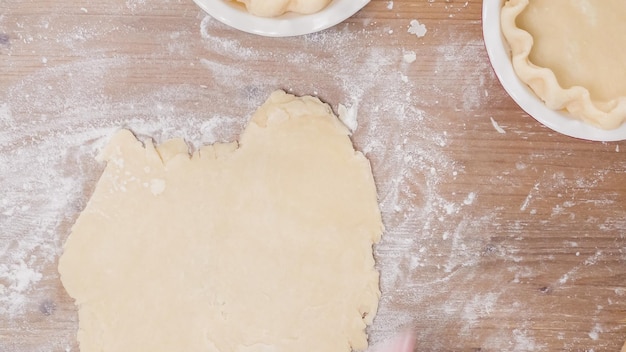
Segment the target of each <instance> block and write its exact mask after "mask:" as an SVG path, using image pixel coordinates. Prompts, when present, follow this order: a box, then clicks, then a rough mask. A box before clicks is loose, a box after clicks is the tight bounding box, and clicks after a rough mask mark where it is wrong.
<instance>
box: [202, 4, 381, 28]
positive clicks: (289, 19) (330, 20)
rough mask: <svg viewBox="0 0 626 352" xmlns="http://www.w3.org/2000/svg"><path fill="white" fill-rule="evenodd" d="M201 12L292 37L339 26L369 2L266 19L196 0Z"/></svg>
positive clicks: (236, 24) (232, 23)
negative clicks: (308, 13)
mask: <svg viewBox="0 0 626 352" xmlns="http://www.w3.org/2000/svg"><path fill="white" fill-rule="evenodd" d="M194 2H195V3H196V4H197V5H198V6H200V8H201V9H203V10H204V11H206V12H207V13H208V14H209V15H210V16H211V17H213V18H215V19H217V20H218V21H220V22H222V23H224V24H226V25H228V26H231V27H233V28H236V29H238V30H241V31H244V32H247V33H252V34H258V35H262V36H266V37H290V36H297V35H304V34H309V33H314V32H318V31H321V30H324V29H327V28H329V27H332V26H334V25H336V24H339V23H341V22H343V21H345V20H346V19H348V18H349V17H351V16H352V15H354V14H355V13H357V12H358V11H359V10H360V9H362V8H363V7H364V6H365V5H367V3H369V2H370V0H333V1H332V2H331V3H330V4H328V6H326V7H325V8H324V9H323V10H322V11H320V12H317V13H314V14H310V15H300V14H295V13H287V14H285V15H282V16H279V17H275V18H267V17H258V16H254V15H251V14H250V13H248V12H247V11H246V9H245V7H243V5H240V4H238V3H236V2H234V1H230V0H194Z"/></svg>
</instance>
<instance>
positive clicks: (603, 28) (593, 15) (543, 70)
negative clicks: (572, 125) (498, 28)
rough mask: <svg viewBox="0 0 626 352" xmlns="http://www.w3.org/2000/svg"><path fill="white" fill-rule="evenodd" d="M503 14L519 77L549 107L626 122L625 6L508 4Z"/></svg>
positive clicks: (546, 0) (609, 0)
mask: <svg viewBox="0 0 626 352" xmlns="http://www.w3.org/2000/svg"><path fill="white" fill-rule="evenodd" d="M501 14H502V16H501V22H502V33H503V34H504V37H505V38H506V40H507V42H508V43H509V46H510V48H511V52H512V53H511V54H512V62H513V67H514V69H515V72H516V73H517V75H518V77H519V78H520V80H522V81H523V82H524V83H526V84H527V85H528V86H529V87H530V88H531V89H532V90H533V91H534V92H535V93H536V94H537V96H539V98H541V99H542V100H543V101H544V102H545V103H546V105H547V106H548V107H549V108H551V109H555V110H560V109H565V110H567V111H568V112H569V113H570V114H571V115H572V116H573V117H575V118H578V119H580V120H583V121H585V122H587V123H590V124H592V125H595V126H596V127H600V128H603V129H614V128H618V127H619V126H621V125H622V124H623V123H624V121H626V36H625V35H624V33H626V20H625V19H626V1H624V0H601V1H594V0H508V1H506V2H505V4H504V6H503V8H502V12H501Z"/></svg>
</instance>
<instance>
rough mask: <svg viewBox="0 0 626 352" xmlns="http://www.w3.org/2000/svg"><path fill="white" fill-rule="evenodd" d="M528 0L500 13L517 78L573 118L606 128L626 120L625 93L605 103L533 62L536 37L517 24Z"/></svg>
mask: <svg viewBox="0 0 626 352" xmlns="http://www.w3.org/2000/svg"><path fill="white" fill-rule="evenodd" d="M528 2H529V0H508V1H506V2H505V3H504V6H503V7H502V11H501V14H500V26H501V28H502V34H503V35H504V38H505V39H506V41H507V42H508V44H509V47H510V49H511V61H512V64H513V69H514V70H515V73H516V74H517V76H518V78H519V79H520V80H521V81H522V82H524V83H525V84H527V85H528V86H529V87H530V88H531V89H532V90H533V91H534V93H535V94H536V95H537V96H538V97H539V98H540V99H541V100H543V101H544V103H545V104H546V106H547V107H548V108H550V109H553V110H562V109H565V110H567V112H569V114H570V115H571V116H572V117H574V118H577V119H579V120H582V121H584V122H586V123H589V124H591V125H594V126H596V127H599V128H602V129H605V130H611V129H616V128H618V127H620V126H621V125H622V124H623V123H624V121H626V96H620V97H616V98H615V99H612V100H610V101H605V102H601V101H594V100H592V99H591V95H590V93H589V90H588V89H586V88H585V87H581V86H573V87H571V88H563V87H561V85H560V84H559V82H558V80H557V78H556V76H555V74H554V72H553V71H552V70H551V69H549V68H545V67H540V66H537V65H535V64H533V63H532V62H531V61H530V59H529V57H528V56H529V55H530V51H531V49H532V46H533V43H534V40H533V37H532V35H531V34H530V33H528V32H527V31H525V30H523V29H521V28H519V27H517V24H516V23H515V20H516V19H517V16H518V15H519V14H520V13H521V12H522V11H523V10H524V9H525V8H526V7H527V6H528Z"/></svg>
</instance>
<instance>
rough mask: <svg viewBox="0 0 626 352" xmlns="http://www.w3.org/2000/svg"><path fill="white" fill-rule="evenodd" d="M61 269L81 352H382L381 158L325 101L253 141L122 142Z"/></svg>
mask: <svg viewBox="0 0 626 352" xmlns="http://www.w3.org/2000/svg"><path fill="white" fill-rule="evenodd" d="M101 157H102V159H103V160H104V161H106V162H107V166H106V169H105V171H104V173H103V175H102V177H101V179H100V181H99V182H98V185H97V187H96V189H95V191H94V194H93V195H92V197H91V199H90V201H89V203H88V205H87V207H86V208H85V209H84V211H83V212H82V213H81V215H80V216H79V218H78V220H77V222H76V224H75V225H74V227H73V229H72V233H71V235H70V237H69V238H68V240H67V243H66V246H65V251H64V254H63V256H62V257H61V259H60V263H59V271H60V273H61V275H62V276H61V278H62V282H63V285H64V286H65V288H66V289H67V291H68V293H69V294H70V295H71V296H72V297H73V298H75V299H76V303H77V304H78V305H79V323H80V330H79V336H78V338H79V342H80V347H81V352H91V351H106V352H115V351H120V352H121V351H173V350H180V351H188V352H192V351H277V352H278V351H304V350H316V351H350V350H351V347H352V348H354V349H355V350H361V349H364V348H366V347H367V335H366V333H365V327H366V324H369V323H371V321H372V319H373V316H374V314H375V312H376V308H377V304H378V297H379V294H380V293H379V289H378V272H377V271H376V270H375V268H374V258H373V255H372V245H373V243H375V242H376V241H378V240H379V239H380V236H381V232H382V222H381V217H380V212H379V209H378V203H377V196H376V189H375V186H374V181H373V178H372V174H371V170H370V165H369V162H368V161H367V159H366V158H365V157H364V156H363V155H362V154H361V153H359V152H355V151H354V148H353V147H352V144H351V141H350V138H349V136H348V130H347V129H346V128H345V127H344V126H343V125H342V124H341V123H340V122H339V121H338V119H337V118H336V117H335V116H334V115H333V114H332V112H331V111H330V108H329V107H328V106H327V105H325V104H322V103H321V102H320V101H319V100H317V99H315V98H312V97H303V98H296V97H294V96H291V95H288V94H285V93H284V92H282V91H278V92H275V93H274V94H272V95H271V97H270V98H269V99H268V101H267V102H266V103H265V104H264V105H263V106H262V107H261V108H260V109H259V110H258V111H257V112H256V114H255V115H254V116H253V118H252V120H251V122H250V123H249V125H248V127H247V128H246V130H245V132H244V133H243V135H242V136H241V139H240V145H237V143H229V144H216V145H212V146H206V147H203V148H201V149H199V150H197V151H195V152H194V153H193V154H192V155H191V156H190V154H189V152H188V146H187V145H186V144H185V142H184V141H183V140H180V139H175V140H170V141H168V142H165V143H163V144H162V145H160V146H156V147H155V146H153V144H152V143H151V142H150V141H146V142H145V145H144V144H142V143H141V142H139V141H138V140H137V139H136V138H135V136H134V135H133V134H132V133H131V132H129V131H127V130H122V131H120V132H118V133H117V134H116V135H115V136H114V137H113V139H112V140H111V142H110V143H109V144H108V145H107V147H106V148H105V149H104V150H103V152H102V155H101Z"/></svg>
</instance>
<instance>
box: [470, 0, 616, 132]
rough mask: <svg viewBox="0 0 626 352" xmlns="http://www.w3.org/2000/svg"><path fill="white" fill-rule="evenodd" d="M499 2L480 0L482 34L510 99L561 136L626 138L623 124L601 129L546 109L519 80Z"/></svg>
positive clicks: (496, 71) (495, 69)
mask: <svg viewBox="0 0 626 352" xmlns="http://www.w3.org/2000/svg"><path fill="white" fill-rule="evenodd" d="M503 4H504V0H485V1H484V2H483V11H482V22H483V37H484V40H485V47H486V48H487V55H488V56H489V60H490V61H491V65H492V66H493V69H494V71H495V73H496V76H497V77H498V79H499V80H500V83H501V84H502V86H503V87H504V89H505V90H506V92H507V93H508V94H509V95H510V96H511V98H513V100H514V101H515V102H516V103H517V104H518V105H519V106H520V107H521V108H522V109H523V110H524V111H526V112H527V113H528V114H529V115H530V116H532V117H533V118H534V119H535V120H537V121H539V122H540V123H542V124H543V125H545V126H546V127H548V128H550V129H552V130H554V131H556V132H559V133H562V134H564V135H567V136H570V137H575V138H580V139H587V140H592V141H603V142H609V141H621V140H626V124H623V125H622V126H620V127H619V128H617V129H614V130H603V129H600V128H597V127H594V126H591V125H589V124H586V123H584V122H582V121H579V120H576V119H574V118H572V117H569V116H568V115H567V113H565V112H563V111H555V110H552V109H549V108H548V107H547V106H546V105H545V104H544V103H543V102H542V101H541V100H540V99H539V98H538V97H537V96H536V95H535V94H534V93H533V92H532V91H531V90H530V88H528V86H527V85H526V84H524V83H523V82H521V81H520V80H519V78H518V77H517V75H516V74H515V71H514V70H513V65H512V64H511V59H510V56H509V52H508V50H507V48H506V47H505V44H504V37H503V36H502V31H501V30H500V9H501V8H502V5H503Z"/></svg>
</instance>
